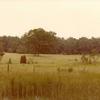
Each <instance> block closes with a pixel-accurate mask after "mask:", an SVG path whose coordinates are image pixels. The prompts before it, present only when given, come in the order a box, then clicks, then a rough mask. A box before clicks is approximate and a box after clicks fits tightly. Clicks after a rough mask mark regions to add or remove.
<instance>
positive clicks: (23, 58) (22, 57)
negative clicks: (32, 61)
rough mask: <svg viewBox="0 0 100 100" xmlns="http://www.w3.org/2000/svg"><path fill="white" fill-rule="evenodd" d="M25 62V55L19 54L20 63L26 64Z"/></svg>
mask: <svg viewBox="0 0 100 100" xmlns="http://www.w3.org/2000/svg"><path fill="white" fill-rule="evenodd" d="M26 62H27V59H26V56H25V55H23V56H21V58H20V64H26Z"/></svg>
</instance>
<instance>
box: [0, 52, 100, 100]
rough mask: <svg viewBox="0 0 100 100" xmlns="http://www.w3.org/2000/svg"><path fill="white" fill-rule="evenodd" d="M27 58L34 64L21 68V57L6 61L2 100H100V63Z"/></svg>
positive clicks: (0, 76) (0, 67)
mask: <svg viewBox="0 0 100 100" xmlns="http://www.w3.org/2000/svg"><path fill="white" fill-rule="evenodd" d="M26 56H27V60H29V59H30V58H31V59H32V60H33V64H20V63H19V62H20V57H21V54H13V53H6V54H5V56H4V57H3V59H2V61H1V63H0V100H100V62H99V61H100V59H99V60H98V62H97V63H95V64H82V63H81V60H80V57H81V56H80V55H49V54H48V55H47V54H46V55H42V54H41V55H40V56H39V57H36V56H34V55H32V54H26ZM9 58H11V60H12V64H10V65H9V68H10V69H9V72H8V71H7V66H8V64H7V63H8V60H9ZM69 69H72V71H71V72H70V71H69Z"/></svg>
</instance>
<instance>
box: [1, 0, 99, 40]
mask: <svg viewBox="0 0 100 100" xmlns="http://www.w3.org/2000/svg"><path fill="white" fill-rule="evenodd" d="M35 28H44V29H45V30H47V31H54V32H56V33H57V35H58V36H60V37H65V38H68V37H75V38H79V37H92V36H93V37H100V0H0V35H13V36H22V35H23V34H24V33H25V32H28V31H29V30H30V29H35Z"/></svg>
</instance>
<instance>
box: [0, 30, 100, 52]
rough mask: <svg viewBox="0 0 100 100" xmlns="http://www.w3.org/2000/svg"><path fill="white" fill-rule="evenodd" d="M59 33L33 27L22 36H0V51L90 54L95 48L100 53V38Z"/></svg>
mask: <svg viewBox="0 0 100 100" xmlns="http://www.w3.org/2000/svg"><path fill="white" fill-rule="evenodd" d="M56 34H57V33H55V32H53V31H46V30H44V29H43V28H37V29H31V30H29V31H28V32H26V33H25V34H24V35H23V36H22V37H21V38H19V37H13V36H1V37H0V52H11V53H33V54H39V53H41V54H88V53H91V52H92V51H94V50H95V52H97V53H100V38H94V37H92V38H91V39H88V38H86V37H81V38H79V39H76V38H73V37H69V38H67V39H64V38H61V37H57V36H56Z"/></svg>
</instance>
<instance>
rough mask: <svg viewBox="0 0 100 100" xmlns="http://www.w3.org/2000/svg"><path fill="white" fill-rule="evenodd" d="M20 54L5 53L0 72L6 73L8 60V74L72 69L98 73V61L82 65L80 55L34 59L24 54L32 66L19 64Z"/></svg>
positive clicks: (50, 55)
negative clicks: (10, 62) (9, 62)
mask: <svg viewBox="0 0 100 100" xmlns="http://www.w3.org/2000/svg"><path fill="white" fill-rule="evenodd" d="M21 55H22V54H13V53H6V54H5V55H4V57H3V59H2V61H1V64H0V71H1V72H2V71H4V72H6V70H7V66H8V64H7V63H8V61H9V58H11V61H12V64H10V72H33V71H34V69H35V71H37V72H57V69H58V68H60V69H65V70H67V69H69V68H73V69H74V71H76V72H80V71H84V70H86V71H88V72H94V73H100V59H99V60H98V62H97V63H95V64H82V63H81V60H80V58H81V56H80V55H56V54H45V55H43V54H41V55H40V56H39V57H36V56H34V55H32V54H26V57H27V60H29V59H31V60H32V61H33V64H20V57H21Z"/></svg>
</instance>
